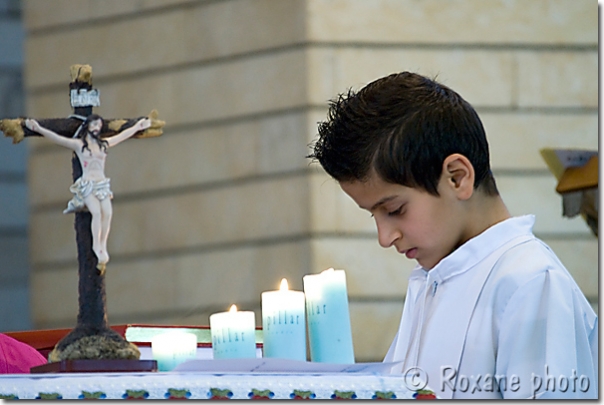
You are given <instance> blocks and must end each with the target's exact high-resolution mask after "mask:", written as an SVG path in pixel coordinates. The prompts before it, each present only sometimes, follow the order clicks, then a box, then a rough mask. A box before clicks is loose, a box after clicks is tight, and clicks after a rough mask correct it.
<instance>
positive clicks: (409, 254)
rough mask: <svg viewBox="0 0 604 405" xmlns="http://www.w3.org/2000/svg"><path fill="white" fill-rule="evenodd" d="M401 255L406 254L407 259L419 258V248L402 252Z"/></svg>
mask: <svg viewBox="0 0 604 405" xmlns="http://www.w3.org/2000/svg"><path fill="white" fill-rule="evenodd" d="M401 254H404V255H405V256H407V259H415V257H416V256H417V248H411V249H408V250H402V251H401Z"/></svg>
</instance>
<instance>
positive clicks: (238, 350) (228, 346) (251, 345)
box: [210, 305, 256, 359]
mask: <svg viewBox="0 0 604 405" xmlns="http://www.w3.org/2000/svg"><path fill="white" fill-rule="evenodd" d="M210 334H211V335H212V352H213V354H214V358H215V359H244V358H255V357H256V317H255V315H254V312H253V311H237V307H236V306H235V305H233V306H231V309H230V310H229V311H228V312H219V313H216V314H212V315H210Z"/></svg>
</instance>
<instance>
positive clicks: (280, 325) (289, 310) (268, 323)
mask: <svg viewBox="0 0 604 405" xmlns="http://www.w3.org/2000/svg"><path fill="white" fill-rule="evenodd" d="M262 334H263V357H275V358H281V359H291V360H301V361H306V318H305V316H304V293H303V292H302V291H291V290H289V289H288V285H287V280H286V279H283V280H281V287H280V289H279V290H278V291H265V292H263V293H262Z"/></svg>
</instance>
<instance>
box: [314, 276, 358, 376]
mask: <svg viewBox="0 0 604 405" xmlns="http://www.w3.org/2000/svg"><path fill="white" fill-rule="evenodd" d="M303 281H304V293H305V295H306V316H307V318H308V339H309V346H310V358H311V361H316V362H323V363H339V364H352V363H354V349H353V345H352V329H351V326H350V313H349V309H348V294H347V291H346V273H345V272H344V270H334V269H328V270H325V271H323V272H321V273H320V274H311V275H306V276H304V277H303Z"/></svg>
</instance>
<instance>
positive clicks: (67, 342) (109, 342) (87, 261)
mask: <svg viewBox="0 0 604 405" xmlns="http://www.w3.org/2000/svg"><path fill="white" fill-rule="evenodd" d="M70 70H71V83H70V84H69V89H70V96H71V105H72V107H73V115H71V116H69V117H68V118H51V119H40V120H38V122H39V123H40V125H41V126H42V127H44V128H47V129H49V130H51V131H53V132H54V133H56V134H58V135H61V136H64V137H66V138H72V137H73V136H74V134H75V133H76V131H78V129H80V127H81V125H82V122H83V120H85V118H86V117H88V116H89V115H91V114H92V108H93V107H94V106H97V105H99V98H98V91H97V90H95V89H92V68H91V67H90V66H89V65H73V66H71V68H70ZM141 118H143V117H139V118H129V119H103V127H102V129H101V138H109V137H111V136H113V135H116V134H118V133H121V132H122V131H124V130H126V129H128V128H130V127H132V126H133V125H134V124H136V123H137V122H138V121H139V119H141ZM149 118H150V119H151V126H150V127H148V128H147V129H145V130H144V131H140V132H138V133H136V134H135V135H134V136H133V137H135V138H148V137H155V136H160V135H161V134H162V133H163V126H164V124H165V123H164V121H161V120H158V119H157V111H155V110H154V111H152V112H151V114H150V115H149ZM0 130H1V131H2V132H4V134H5V135H6V136H8V137H11V138H13V143H18V142H20V141H22V140H23V139H24V138H25V137H29V136H41V135H40V134H39V133H37V132H34V131H32V130H30V129H29V128H28V127H27V126H26V119H25V118H16V119H3V120H0ZM71 161H72V171H73V180H74V182H75V181H76V180H77V179H79V178H80V177H81V176H82V165H81V163H80V160H79V159H78V157H77V156H76V153H75V152H74V153H73V156H72V160H71ZM91 220H92V216H91V214H90V212H88V211H78V212H75V231H76V242H77V246H78V265H79V269H78V276H79V282H78V304H79V312H78V317H77V325H76V327H75V328H74V329H73V330H72V331H70V332H69V334H67V335H66V336H65V337H64V338H63V339H61V340H60V341H59V342H58V343H57V345H56V346H55V348H54V350H53V351H52V352H51V353H50V355H49V361H51V362H55V361H61V360H81V359H95V360H101V359H138V358H139V357H140V352H139V350H138V348H137V347H136V346H135V345H133V344H131V343H129V342H127V341H126V340H125V339H124V338H123V337H122V336H121V335H120V334H118V333H117V332H115V331H113V330H112V329H111V328H110V327H109V323H108V320H107V303H106V291H105V266H104V264H102V265H100V263H99V260H98V257H97V255H96V254H95V253H94V251H93V249H92V240H93V238H92V231H91Z"/></svg>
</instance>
